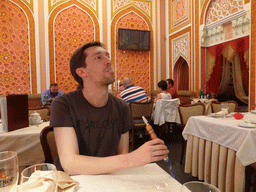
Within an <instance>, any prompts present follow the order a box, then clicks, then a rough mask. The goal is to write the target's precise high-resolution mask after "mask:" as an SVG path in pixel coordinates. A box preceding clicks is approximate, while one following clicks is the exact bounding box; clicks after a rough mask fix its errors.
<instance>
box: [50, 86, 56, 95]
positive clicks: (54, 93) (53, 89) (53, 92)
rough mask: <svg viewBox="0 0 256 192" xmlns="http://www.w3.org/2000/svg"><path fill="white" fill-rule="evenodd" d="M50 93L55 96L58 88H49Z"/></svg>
mask: <svg viewBox="0 0 256 192" xmlns="http://www.w3.org/2000/svg"><path fill="white" fill-rule="evenodd" d="M50 92H51V93H52V94H53V95H57V93H58V86H51V87H50Z"/></svg>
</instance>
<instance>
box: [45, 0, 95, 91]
mask: <svg viewBox="0 0 256 192" xmlns="http://www.w3.org/2000/svg"><path fill="white" fill-rule="evenodd" d="M98 40H99V23H98V19H97V18H96V16H95V15H94V13H93V12H92V11H91V10H90V9H88V7H86V6H85V5H83V4H81V3H79V2H74V3H72V2H66V3H64V4H60V5H59V6H58V7H56V8H55V9H54V10H53V11H52V13H51V14H50V17H49V60H50V63H49V65H50V82H51V83H53V82H56V83H58V84H59V88H60V89H61V90H63V91H64V92H69V91H73V90H75V89H76V88H77V83H76V81H75V80H74V79H73V77H72V76H71V74H70V70H69V61H70V57H71V55H72V54H73V53H74V51H75V50H76V49H77V48H79V47H80V46H82V45H83V44H85V43H89V42H91V41H98Z"/></svg>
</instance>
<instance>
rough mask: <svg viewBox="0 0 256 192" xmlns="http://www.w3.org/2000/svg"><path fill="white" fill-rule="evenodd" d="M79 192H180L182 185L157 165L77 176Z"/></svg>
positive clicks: (75, 178) (73, 177)
mask: <svg viewBox="0 0 256 192" xmlns="http://www.w3.org/2000/svg"><path fill="white" fill-rule="evenodd" d="M71 178H72V179H74V180H76V181H78V182H79V185H78V187H77V192H85V191H93V192H119V191H122V192H132V191H134V192H135V191H136V192H137V191H140V192H143V191H145V192H160V191H168V192H180V190H181V187H182V184H181V183H179V182H178V181H177V180H176V179H174V178H173V177H172V176H170V174H168V173H167V172H165V171H164V170H163V169H162V168H161V167H159V166H158V165H157V164H156V163H151V164H147V165H144V166H140V167H134V168H128V169H123V170H121V171H116V172H114V173H110V174H102V175H75V176H71Z"/></svg>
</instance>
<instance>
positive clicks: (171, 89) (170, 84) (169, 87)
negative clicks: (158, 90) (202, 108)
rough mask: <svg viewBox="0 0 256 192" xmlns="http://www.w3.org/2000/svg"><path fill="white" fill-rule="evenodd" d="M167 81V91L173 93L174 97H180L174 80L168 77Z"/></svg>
mask: <svg viewBox="0 0 256 192" xmlns="http://www.w3.org/2000/svg"><path fill="white" fill-rule="evenodd" d="M166 83H167V92H168V93H170V94H171V95H172V99H175V98H178V95H177V91H176V89H175V88H174V87H173V86H174V81H173V80H172V79H166Z"/></svg>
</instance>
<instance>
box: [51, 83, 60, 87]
mask: <svg viewBox="0 0 256 192" xmlns="http://www.w3.org/2000/svg"><path fill="white" fill-rule="evenodd" d="M53 86H54V87H57V86H58V84H57V83H51V84H50V87H53Z"/></svg>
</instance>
